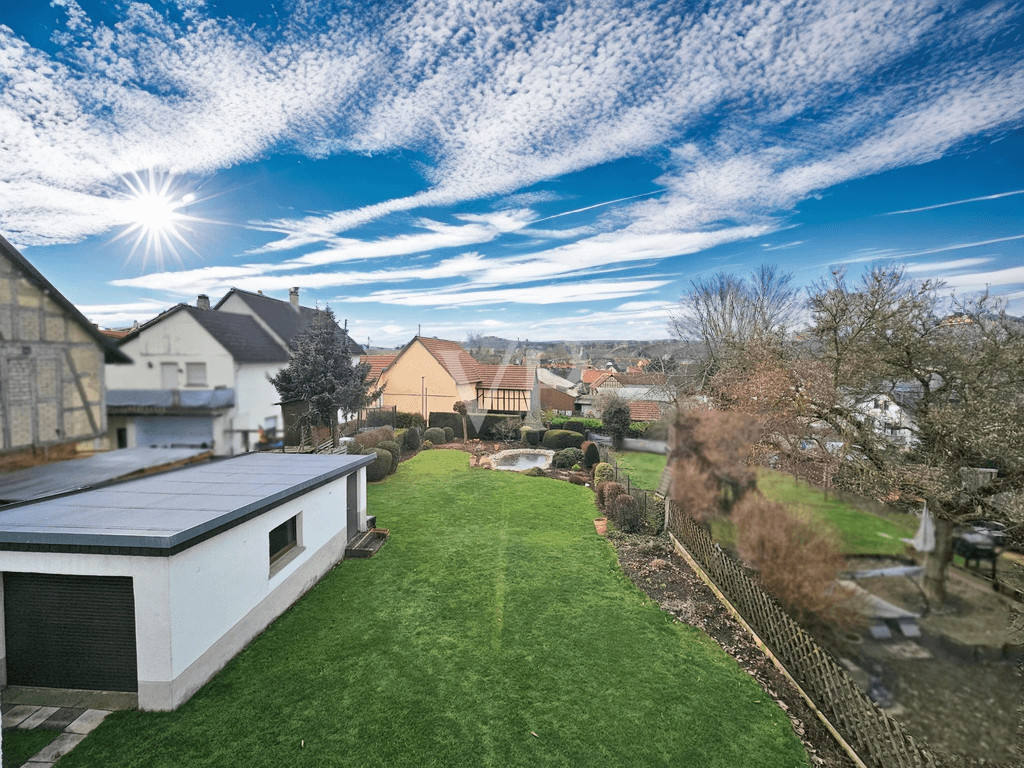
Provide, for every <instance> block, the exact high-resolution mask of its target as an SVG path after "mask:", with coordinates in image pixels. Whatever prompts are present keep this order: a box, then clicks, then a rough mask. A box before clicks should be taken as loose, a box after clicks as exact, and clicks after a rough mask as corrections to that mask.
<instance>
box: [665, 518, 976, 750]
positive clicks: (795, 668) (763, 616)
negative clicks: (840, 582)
mask: <svg viewBox="0 0 1024 768" xmlns="http://www.w3.org/2000/svg"><path fill="white" fill-rule="evenodd" d="M665 503H666V504H667V505H668V507H667V511H668V529H669V530H670V531H671V532H672V534H673V535H674V536H675V537H676V539H677V540H678V541H679V542H680V543H681V544H682V545H683V546H684V547H686V549H687V551H688V552H689V553H690V555H691V556H692V557H693V558H694V559H695V560H696V561H697V562H698V563H699V564H700V565H701V567H702V568H703V569H704V570H705V571H706V572H707V574H708V576H710V577H711V579H712V580H713V581H714V582H715V585H716V586H717V587H718V589H719V590H721V592H722V593H723V594H724V595H725V596H726V597H727V598H728V599H729V601H730V602H731V603H732V604H733V606H734V607H735V608H736V610H737V611H739V613H740V614H741V615H742V616H743V619H744V620H745V621H746V622H747V624H749V625H750V627H751V628H752V629H753V630H754V632H756V633H757V634H758V635H759V636H760V637H761V639H762V640H763V641H764V642H765V644H766V645H767V646H768V647H769V648H770V649H771V650H772V652H773V653H774V654H775V655H776V657H778V659H779V660H780V661H781V662H782V664H783V665H784V666H785V667H786V669H787V670H788V671H789V673H790V674H791V675H792V676H793V677H794V679H796V681H797V682H798V683H799V684H800V686H801V687H802V688H803V689H804V690H805V691H806V692H807V694H808V696H810V698H811V699H812V700H813V701H814V702H815V704H816V706H817V707H818V708H819V709H821V710H822V711H823V712H824V713H825V714H826V715H827V716H828V718H829V720H831V722H832V723H833V725H835V727H836V728H837V729H838V730H839V732H840V733H842V735H843V738H845V739H846V741H847V742H849V743H850V745H851V746H852V747H853V748H854V750H855V751H856V752H857V754H858V756H859V757H860V759H861V760H863V761H864V763H865V764H867V765H869V766H871V767H872V768H897V767H898V768H938V767H939V766H950V765H969V764H972V763H973V761H970V760H966V759H953V760H952V761H951V760H950V759H946V758H944V759H942V760H941V761H940V759H939V758H938V756H937V755H935V754H934V753H932V752H931V751H930V750H928V749H926V748H924V747H922V746H921V745H919V744H917V743H915V741H914V739H913V738H912V737H911V736H910V735H909V734H908V733H907V732H906V730H905V729H904V728H903V726H902V725H901V724H900V723H899V722H898V721H896V720H894V719H893V718H891V717H890V716H889V715H888V714H886V713H885V712H884V711H882V710H881V709H880V708H879V707H878V706H877V705H876V704H875V703H874V702H873V701H871V699H870V698H868V695H867V694H866V693H864V692H863V691H861V689H860V688H858V687H857V684H856V683H855V682H853V679H852V678H851V677H850V676H849V675H848V674H847V672H846V670H845V669H843V667H842V666H841V665H840V664H839V663H838V662H837V661H835V659H833V658H832V656H831V655H830V654H828V653H827V652H825V651H824V650H822V649H821V647H820V646H818V644H817V643H816V642H815V641H814V639H813V638H812V637H811V636H810V635H809V634H807V632H806V631H805V630H804V629H803V628H802V627H801V626H800V625H799V624H797V623H796V622H795V621H794V620H793V619H792V618H790V616H789V614H787V613H786V612H785V611H784V610H783V609H782V608H781V607H780V606H779V604H778V603H776V602H775V600H774V599H773V598H772V597H770V596H769V595H768V593H767V592H765V590H764V588H763V587H762V586H761V585H760V584H759V583H758V582H757V581H756V580H755V579H753V578H751V577H750V576H749V575H748V573H747V572H746V571H745V570H744V569H743V566H741V565H740V564H739V563H738V562H737V561H736V560H735V559H733V558H732V557H731V556H730V555H728V554H727V553H726V552H725V551H723V550H722V548H721V547H719V546H718V544H717V543H715V541H714V539H712V538H711V535H710V534H709V533H708V532H707V531H706V530H704V529H703V528H702V527H701V526H700V525H698V524H697V522H696V521H695V520H694V519H693V518H691V517H690V516H689V515H687V514H686V513H685V512H683V511H682V510H681V509H679V507H677V506H676V505H675V504H674V503H673V502H672V501H666V502H665Z"/></svg>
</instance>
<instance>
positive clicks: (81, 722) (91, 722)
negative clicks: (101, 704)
mask: <svg viewBox="0 0 1024 768" xmlns="http://www.w3.org/2000/svg"><path fill="white" fill-rule="evenodd" d="M109 714H110V712H109V711H108V710H106V709H87V710H85V712H83V713H82V714H81V715H79V716H78V719H76V720H75V721H74V722H73V723H71V725H69V726H68V727H67V728H66V729H65V730H66V732H67V733H82V734H85V733H91V732H92V730H93V729H94V728H95V727H96V726H97V725H99V724H100V723H102V722H103V718H105V717H106V716H107V715H109Z"/></svg>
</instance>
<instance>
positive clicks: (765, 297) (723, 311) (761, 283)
mask: <svg viewBox="0 0 1024 768" xmlns="http://www.w3.org/2000/svg"><path fill="white" fill-rule="evenodd" d="M792 282H793V276H792V274H790V273H786V272H781V271H780V270H779V269H778V267H777V266H775V265H774V264H762V265H761V266H760V267H758V268H757V269H756V270H754V271H753V272H752V273H751V274H750V275H749V277H746V278H744V277H737V276H736V275H734V274H731V273H726V272H719V273H717V274H715V275H713V276H712V277H710V278H707V279H704V278H701V279H699V280H696V281H694V282H692V283H691V287H692V290H691V291H690V293H688V294H686V295H684V296H683V297H682V299H681V301H680V307H679V309H678V310H677V312H676V313H675V314H674V315H673V316H672V317H671V327H672V331H673V333H674V334H675V336H676V337H677V338H679V339H682V340H697V341H699V342H700V343H701V344H702V346H703V348H704V367H705V370H706V371H707V372H708V373H711V372H713V371H715V370H717V369H718V368H719V367H721V366H722V365H723V364H724V363H725V361H726V360H728V359H730V358H732V357H734V356H736V355H738V354H742V353H743V351H744V350H746V349H747V348H748V347H750V346H751V345H753V344H757V345H759V346H764V345H772V346H774V345H778V344H780V343H781V342H782V341H783V340H784V339H785V337H786V334H787V333H788V331H789V330H790V328H791V325H792V322H793V320H794V318H795V317H796V313H797V310H798V309H799V305H800V299H799V295H798V293H797V290H796V288H795V287H794V286H793V284H792Z"/></svg>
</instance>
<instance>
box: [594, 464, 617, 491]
mask: <svg viewBox="0 0 1024 768" xmlns="http://www.w3.org/2000/svg"><path fill="white" fill-rule="evenodd" d="M614 479H615V467H613V466H612V465H611V464H608V463H607V462H604V461H602V462H599V463H597V464H596V465H594V483H595V484H596V485H600V484H601V483H607V482H610V481H612V480H614Z"/></svg>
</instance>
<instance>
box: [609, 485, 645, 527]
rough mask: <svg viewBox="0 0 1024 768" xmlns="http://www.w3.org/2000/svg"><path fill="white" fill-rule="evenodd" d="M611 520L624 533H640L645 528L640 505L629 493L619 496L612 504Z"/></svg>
mask: <svg viewBox="0 0 1024 768" xmlns="http://www.w3.org/2000/svg"><path fill="white" fill-rule="evenodd" d="M611 518H612V520H614V521H615V527H616V528H618V529H619V530H620V531H622V532H623V533H639V532H640V531H641V530H643V527H644V518H643V515H642V514H640V505H639V504H637V503H636V499H634V498H633V497H632V496H630V495H629V494H628V493H624V494H622V495H621V496H618V497H617V498H616V499H615V500H614V501H612V504H611Z"/></svg>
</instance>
